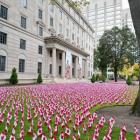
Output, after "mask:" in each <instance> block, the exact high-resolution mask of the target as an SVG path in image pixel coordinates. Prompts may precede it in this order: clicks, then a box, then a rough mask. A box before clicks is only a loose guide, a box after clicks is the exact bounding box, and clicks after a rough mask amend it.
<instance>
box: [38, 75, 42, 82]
mask: <svg viewBox="0 0 140 140" xmlns="http://www.w3.org/2000/svg"><path fill="white" fill-rule="evenodd" d="M37 83H38V84H40V83H42V76H41V74H39V75H38V78H37Z"/></svg>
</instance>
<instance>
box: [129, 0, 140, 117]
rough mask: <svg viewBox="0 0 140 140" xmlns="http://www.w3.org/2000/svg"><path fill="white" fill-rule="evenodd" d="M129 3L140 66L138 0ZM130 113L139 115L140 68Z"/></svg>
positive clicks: (139, 0) (139, 14)
mask: <svg viewBox="0 0 140 140" xmlns="http://www.w3.org/2000/svg"><path fill="white" fill-rule="evenodd" d="M128 1H129V5H130V11H131V15H132V20H133V24H134V28H135V32H136V36H137V40H138V45H139V48H138V50H139V68H140V0H128ZM132 113H133V114H135V115H137V116H140V69H139V91H138V96H137V98H136V100H135V103H134V105H133V107H132Z"/></svg>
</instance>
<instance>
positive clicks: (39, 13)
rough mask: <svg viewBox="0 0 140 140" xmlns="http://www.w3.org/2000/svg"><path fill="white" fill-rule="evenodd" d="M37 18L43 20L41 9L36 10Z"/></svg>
mask: <svg viewBox="0 0 140 140" xmlns="http://www.w3.org/2000/svg"><path fill="white" fill-rule="evenodd" d="M38 18H39V19H41V20H42V19H43V10H41V9H38Z"/></svg>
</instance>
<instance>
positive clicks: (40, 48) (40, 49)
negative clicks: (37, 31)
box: [38, 46, 43, 54]
mask: <svg viewBox="0 0 140 140" xmlns="http://www.w3.org/2000/svg"><path fill="white" fill-rule="evenodd" d="M42 48H43V47H42V46H38V54H42Z"/></svg>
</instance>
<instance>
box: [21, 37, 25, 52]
mask: <svg viewBox="0 0 140 140" xmlns="http://www.w3.org/2000/svg"><path fill="white" fill-rule="evenodd" d="M20 49H23V50H25V49H26V40H24V39H20Z"/></svg>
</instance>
